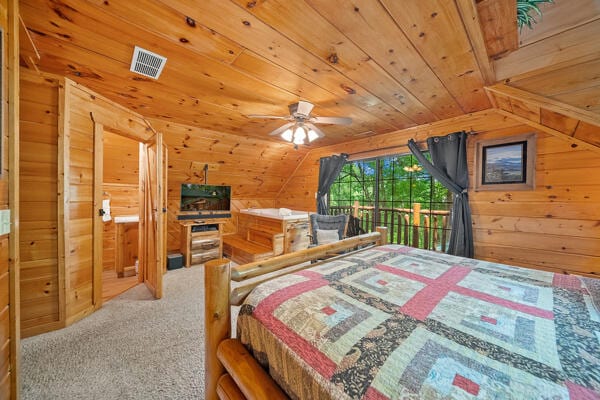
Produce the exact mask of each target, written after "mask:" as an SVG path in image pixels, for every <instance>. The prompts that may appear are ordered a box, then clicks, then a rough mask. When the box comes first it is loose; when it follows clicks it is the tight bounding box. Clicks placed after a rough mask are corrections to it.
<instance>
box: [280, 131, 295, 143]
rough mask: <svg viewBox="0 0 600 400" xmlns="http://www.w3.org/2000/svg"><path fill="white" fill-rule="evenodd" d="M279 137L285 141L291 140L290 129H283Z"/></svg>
mask: <svg viewBox="0 0 600 400" xmlns="http://www.w3.org/2000/svg"><path fill="white" fill-rule="evenodd" d="M281 138H282V139H283V140H285V141H286V142H291V141H292V139H293V134H292V130H291V129H290V128H288V129H286V130H285V131H283V133H282V134H281Z"/></svg>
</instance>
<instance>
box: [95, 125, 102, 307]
mask: <svg viewBox="0 0 600 400" xmlns="http://www.w3.org/2000/svg"><path fill="white" fill-rule="evenodd" d="M103 138H104V126H103V125H102V124H100V123H98V122H94V183H93V185H94V186H93V188H94V189H93V190H94V195H93V196H94V197H93V199H94V200H93V210H92V213H93V214H92V215H93V219H92V229H93V232H94V235H93V238H92V262H93V265H92V279H93V282H92V304H93V305H94V309H98V308H100V307H102V269H103V267H102V245H103V236H102V232H103V230H104V224H103V222H102V217H101V216H100V215H99V210H100V208H102V181H103V179H102V178H103V176H104V175H103V163H104V142H103Z"/></svg>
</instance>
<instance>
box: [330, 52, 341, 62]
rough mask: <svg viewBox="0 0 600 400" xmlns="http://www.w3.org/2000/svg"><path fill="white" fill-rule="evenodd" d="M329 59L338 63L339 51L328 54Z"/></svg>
mask: <svg viewBox="0 0 600 400" xmlns="http://www.w3.org/2000/svg"><path fill="white" fill-rule="evenodd" d="M327 61H329V62H330V63H332V64H337V63H338V62H339V61H340V59H339V58H338V55H337V53H331V54H330V55H329V56H327Z"/></svg>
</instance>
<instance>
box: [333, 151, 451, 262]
mask: <svg viewBox="0 0 600 400" xmlns="http://www.w3.org/2000/svg"><path fill="white" fill-rule="evenodd" d="M427 156H429V154H428V153H427ZM328 201H329V210H330V211H329V212H330V214H341V213H344V214H349V215H353V214H354V212H355V205H357V206H358V207H357V210H356V211H358V214H359V220H360V228H361V229H362V230H364V231H365V232H370V231H374V230H375V226H386V227H387V228H388V235H389V237H388V239H389V240H390V242H392V243H402V244H408V245H412V246H414V247H421V248H427V249H434V250H440V251H445V249H446V241H447V239H449V236H450V234H449V229H450V225H449V218H450V215H449V214H450V213H449V210H450V208H451V206H452V195H451V193H450V192H449V191H448V190H447V189H446V188H445V187H443V186H442V185H441V184H440V183H439V182H437V181H436V180H435V179H433V178H432V177H431V175H430V174H429V173H428V172H427V171H426V170H425V169H423V167H422V166H421V165H419V164H418V162H417V161H416V159H415V158H414V157H413V156H412V155H411V154H405V155H395V156H389V157H379V158H374V159H368V160H359V161H349V162H347V163H346V165H345V166H344V168H343V169H342V172H341V173H340V175H339V176H338V178H337V179H336V181H335V183H334V184H333V185H332V186H331V189H330V191H329V195H328ZM419 208H420V210H418V209H419ZM416 216H417V217H416Z"/></svg>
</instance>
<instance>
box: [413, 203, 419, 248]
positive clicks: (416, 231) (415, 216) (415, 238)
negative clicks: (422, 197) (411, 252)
mask: <svg viewBox="0 0 600 400" xmlns="http://www.w3.org/2000/svg"><path fill="white" fill-rule="evenodd" d="M420 225H421V203H414V204H413V238H412V246H413V247H417V248H418V247H419V226H420Z"/></svg>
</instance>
